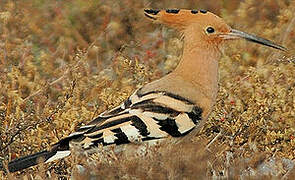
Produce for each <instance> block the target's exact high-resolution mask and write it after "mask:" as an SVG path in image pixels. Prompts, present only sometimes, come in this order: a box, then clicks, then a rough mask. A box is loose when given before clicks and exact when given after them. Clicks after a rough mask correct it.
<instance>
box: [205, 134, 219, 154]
mask: <svg viewBox="0 0 295 180" xmlns="http://www.w3.org/2000/svg"><path fill="white" fill-rule="evenodd" d="M221 135H222V132H221V131H220V132H219V133H218V134H217V135H216V136H215V137H214V138H213V139H212V140H211V141H210V143H209V144H208V145H207V146H206V149H207V150H208V151H210V150H209V147H210V146H211V144H213V143H214V142H215V141H216V140H217V138H218V137H219V136H221Z"/></svg>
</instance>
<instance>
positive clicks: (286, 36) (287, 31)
mask: <svg viewBox="0 0 295 180" xmlns="http://www.w3.org/2000/svg"><path fill="white" fill-rule="evenodd" d="M294 26H295V14H293V18H292V20H291V22H290V24H289V25H288V27H287V29H286V31H285V33H283V38H282V44H283V45H285V44H286V41H287V38H288V36H289V35H290V33H291V32H292V31H293V30H294Z"/></svg>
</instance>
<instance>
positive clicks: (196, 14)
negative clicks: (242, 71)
mask: <svg viewBox="0 0 295 180" xmlns="http://www.w3.org/2000/svg"><path fill="white" fill-rule="evenodd" d="M144 14H145V16H147V17H148V18H150V19H151V20H153V21H155V22H158V23H160V24H164V25H167V26H169V27H172V28H175V29H177V30H178V31H180V32H181V33H182V34H183V35H184V38H185V40H186V41H187V42H190V43H197V44H198V45H199V46H202V47H209V48H210V47H213V48H217V49H220V47H221V46H222V44H223V43H224V42H226V41H228V40H234V39H245V40H247V41H251V42H255V43H258V44H262V45H265V46H269V47H272V48H275V49H279V50H282V51H286V48H284V47H283V46H280V45H278V44H275V43H274V42H272V41H270V40H267V39H264V38H261V37H258V36H256V35H252V34H248V33H245V32H242V31H239V30H235V29H232V28H231V27H230V26H229V25H227V24H226V23H225V22H224V21H223V20H222V19H221V18H220V17H218V16H217V15H215V14H213V13H210V12H208V11H205V10H199V11H197V10H184V9H181V10H179V9H168V10H153V9H146V10H144ZM192 48H193V47H192Z"/></svg>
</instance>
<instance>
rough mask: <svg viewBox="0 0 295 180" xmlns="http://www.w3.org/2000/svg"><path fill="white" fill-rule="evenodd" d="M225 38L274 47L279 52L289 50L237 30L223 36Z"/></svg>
mask: <svg viewBox="0 0 295 180" xmlns="http://www.w3.org/2000/svg"><path fill="white" fill-rule="evenodd" d="M223 37H224V38H225V39H237V38H243V39H246V40H247V41H251V42H254V43H258V44H262V45H264V46H269V47H272V48H275V49H278V50H281V51H287V48H285V47H283V46H281V45H278V44H276V43H274V42H272V41H270V40H267V39H264V38H261V37H258V36H255V35H253V34H248V33H245V32H242V31H239V30H236V29H232V30H231V31H230V33H228V34H225V35H223Z"/></svg>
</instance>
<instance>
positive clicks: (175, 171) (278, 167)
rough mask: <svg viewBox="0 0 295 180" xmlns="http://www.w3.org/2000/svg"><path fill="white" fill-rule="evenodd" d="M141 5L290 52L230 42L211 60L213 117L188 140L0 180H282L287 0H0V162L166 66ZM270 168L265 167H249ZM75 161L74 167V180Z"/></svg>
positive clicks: (290, 137)
mask: <svg viewBox="0 0 295 180" xmlns="http://www.w3.org/2000/svg"><path fill="white" fill-rule="evenodd" d="M146 7H152V8H157V9H161V8H171V7H178V8H187V9H208V10H210V11H212V12H215V13H217V14H219V15H220V16H222V17H223V18H224V19H225V20H226V21H227V22H228V23H229V24H230V25H232V26H233V27H235V28H237V29H241V30H243V31H246V32H252V33H256V34H259V35H260V36H263V37H266V38H269V39H273V40H274V41H276V42H280V43H281V44H283V45H285V46H286V47H288V48H289V50H290V51H289V53H288V54H281V53H280V52H277V51H275V50H273V49H269V48H265V47H262V46H258V45H255V44H250V43H248V42H243V41H239V42H234V43H232V44H230V45H229V47H228V48H227V49H226V50H225V55H224V57H223V58H222V60H221V61H220V91H219V95H218V101H217V104H216V106H215V109H214V112H213V113H212V115H211V117H210V119H209V121H208V122H207V123H206V125H205V127H204V128H203V129H202V131H201V132H200V133H199V135H198V136H196V137H194V138H192V140H191V141H192V142H190V143H187V142H186V143H185V142H183V143H180V144H178V145H171V144H164V145H161V146H159V147H155V148H152V149H150V151H149V153H148V155H146V156H145V157H144V158H142V157H132V158H124V156H122V155H115V156H114V155H108V153H107V155H106V156H103V157H105V159H102V158H98V157H97V156H96V157H95V156H94V157H85V158H77V156H73V157H72V158H68V159H66V160H62V161H58V162H56V163H52V164H49V165H43V166H39V167H38V168H36V167H34V168H31V169H28V170H25V171H23V172H21V173H16V174H7V173H5V172H3V171H0V179H5V178H9V179H14V178H16V177H23V178H32V179H44V178H46V177H50V178H52V179H68V178H70V177H71V176H75V177H76V178H77V179H78V178H79V177H80V178H84V179H89V178H91V177H95V178H97V179H106V178H108V179H132V178H139V179H185V178H186V179H205V178H206V177H207V178H208V177H217V176H223V177H229V178H230V179H240V178H241V176H243V177H245V178H254V179H256V178H259V177H260V178H262V177H264V178H272V179H276V178H278V179H280V178H282V177H284V178H286V179H291V178H292V176H293V177H294V174H295V170H294V168H293V167H292V165H294V159H295V121H294V120H295V111H294V109H295V56H294V48H293V47H294V44H295V42H294V41H295V38H294V35H295V31H294V29H295V15H294V10H295V3H294V1H291V0H284V1H273V0H265V1H254V0H246V1H235V0H224V1H218V2H216V1H213V0H212V1H200V0H197V1H192V0H189V1H177V2H175V3H172V2H171V1H149V2H147V1H136V0H124V1H115V0H110V1H96V0H91V1H83V0H73V1H46V0H43V1H39V0H31V1H10V0H4V1H1V5H0V76H1V78H0V87H1V88H0V162H1V161H2V162H3V164H4V166H5V165H6V163H7V161H8V160H11V159H14V158H16V157H19V156H22V155H27V154H31V153H34V152H37V151H39V150H42V149H45V148H47V147H49V146H50V144H52V143H54V142H56V141H58V140H59V139H61V138H62V137H64V136H66V135H68V134H69V133H70V132H73V131H74V130H75V129H76V128H77V127H78V126H80V125H82V124H85V123H87V122H89V121H90V120H91V119H92V118H93V117H95V116H96V115H98V114H99V113H101V112H103V111H104V110H106V109H109V108H112V107H114V106H116V105H118V104H120V103H121V102H122V101H123V100H124V99H126V98H127V97H128V96H129V95H130V94H131V93H132V92H133V91H134V90H135V89H136V88H138V87H139V86H140V85H142V84H144V83H147V82H150V81H152V80H154V79H157V78H159V77H161V76H163V75H164V74H165V73H168V72H169V71H171V70H172V69H173V68H174V67H175V65H176V64H177V62H178V60H179V57H180V54H181V47H182V43H181V41H180V40H179V39H178V36H177V34H176V33H175V32H174V31H171V30H168V29H166V28H162V27H160V26H158V25H153V24H151V23H150V22H149V21H147V20H145V19H144V17H143V14H142V10H143V8H146ZM79 157H81V156H79ZM87 158H91V159H92V160H94V161H96V165H95V166H93V165H90V164H89V162H88V161H86V160H85V159H87ZM272 163H273V164H274V165H273V167H271V168H269V169H270V170H269V171H266V170H265V168H264V171H262V170H261V167H268V166H267V165H269V166H272V165H271V164H272ZM0 164H1V163H0ZM77 164H84V165H83V166H84V168H86V170H85V171H84V172H83V173H81V168H80V170H77V168H78V169H79V167H80V166H76V165H77ZM292 168H293V169H292ZM82 169H83V168H82ZM79 172H80V173H79Z"/></svg>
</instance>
